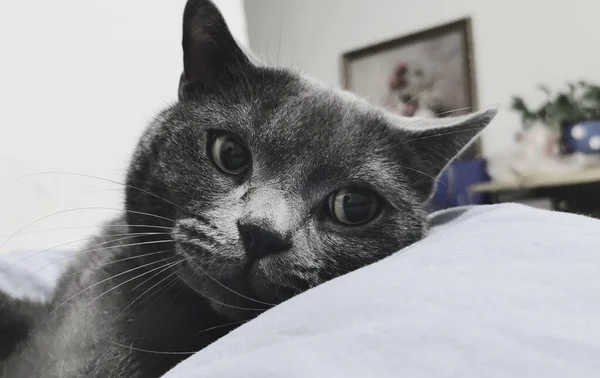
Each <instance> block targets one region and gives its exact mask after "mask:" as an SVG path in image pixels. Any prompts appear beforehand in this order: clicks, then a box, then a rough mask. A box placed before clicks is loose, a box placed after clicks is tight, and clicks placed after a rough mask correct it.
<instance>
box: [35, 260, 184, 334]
mask: <svg viewBox="0 0 600 378" xmlns="http://www.w3.org/2000/svg"><path fill="white" fill-rule="evenodd" d="M174 258H175V257H174V256H172V257H168V258H165V259H162V260H158V261H153V262H150V263H147V264H143V265H140V266H136V267H135V268H132V269H128V270H126V271H124V272H121V273H118V274H115V275H113V276H110V277H108V278H105V279H103V280H100V281H98V282H94V283H93V284H91V285H89V286H87V287H86V288H84V289H82V290H80V291H78V292H77V293H75V294H73V295H71V296H70V297H69V298H67V299H65V300H64V301H63V302H61V303H60V304H58V306H56V307H55V308H54V309H53V310H52V311H50V313H48V315H47V316H46V319H49V318H50V317H51V316H52V315H53V314H55V313H56V312H57V311H58V310H59V309H60V308H62V306H64V305H65V304H67V303H68V302H69V301H71V300H72V299H73V298H75V297H77V296H78V295H81V294H82V293H84V292H86V291H87V290H89V289H91V288H93V287H96V286H98V285H100V284H102V283H104V282H106V281H109V280H112V279H114V278H117V277H119V276H122V275H124V274H128V273H131V272H134V271H136V270H138V269H142V268H145V267H148V266H150V265H155V264H158V263H162V262H165V261H168V260H173V259H174ZM167 264H169V263H167ZM164 266H165V265H161V266H159V267H158V268H154V269H152V270H149V271H147V272H144V273H142V274H141V275H137V276H135V277H133V279H137V278H139V277H141V276H143V275H145V274H148V273H151V272H153V271H154V270H157V269H162V268H163V267H164ZM129 281H130V280H128V281H126V282H129ZM42 323H43V320H42V322H40V323H39V324H38V325H36V326H35V327H34V328H33V329H32V331H31V332H33V331H34V330H36V329H37V328H38V327H39V326H40V325H41V324H42Z"/></svg>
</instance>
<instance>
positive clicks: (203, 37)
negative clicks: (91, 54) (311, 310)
mask: <svg viewBox="0 0 600 378" xmlns="http://www.w3.org/2000/svg"><path fill="white" fill-rule="evenodd" d="M183 51H184V72H183V75H182V76H181V81H180V87H179V101H178V103H177V104H175V105H174V106H172V107H171V108H169V109H167V110H166V111H164V112H163V113H162V114H161V115H160V116H159V117H157V119H156V121H155V122H154V123H153V124H152V125H151V126H150V127H149V128H148V130H147V131H146V133H145V135H144V136H143V138H142V139H141V142H140V144H139V147H138V149H137V152H136V154H135V156H134V158H133V161H132V164H131V169H130V172H129V175H128V185H129V188H128V189H127V201H126V206H127V210H129V213H128V223H129V224H131V225H160V226H167V227H173V234H172V235H173V239H174V241H175V243H174V245H175V247H174V249H173V252H174V253H176V254H178V255H180V256H182V257H184V258H186V260H185V262H182V263H180V264H179V265H177V271H178V274H179V275H180V277H181V278H182V279H183V280H184V281H185V282H186V283H187V284H188V285H189V286H191V287H192V288H194V289H195V290H196V291H197V292H198V293H200V294H201V295H203V296H205V297H206V298H208V299H209V300H211V302H212V303H213V305H214V307H215V308H216V309H217V310H218V311H220V312H221V313H224V314H227V315H229V316H231V317H242V316H243V315H242V314H243V313H244V311H245V310H238V312H237V313H236V312H235V311H233V308H234V307H246V308H250V307H252V308H257V307H259V304H258V303H257V302H255V301H252V300H249V299H247V298H254V299H257V300H259V301H261V302H266V303H278V302H281V301H283V300H285V299H287V298H289V297H290V296H292V295H294V294H297V293H299V292H302V291H304V290H306V289H308V288H310V287H313V286H315V285H318V284H320V283H322V282H324V281H326V280H329V279H331V278H333V277H336V276H339V275H342V274H345V273H347V272H349V271H352V270H354V269H357V268H360V267H362V266H365V265H367V264H370V263H372V262H374V261H377V260H380V259H382V258H384V257H386V256H388V255H390V254H391V253H393V252H396V251H398V250H400V249H401V248H403V247H406V246H408V245H410V244H412V243H414V242H416V241H417V240H419V239H420V238H422V237H423V235H424V232H425V216H426V211H425V209H424V203H425V202H426V200H427V199H428V197H429V196H430V194H431V191H432V189H433V187H434V184H435V178H436V176H437V175H438V174H439V173H440V171H441V170H442V169H443V168H444V167H445V166H446V165H447V163H448V162H449V161H450V160H451V159H452V158H453V157H454V156H455V155H456V154H457V153H458V152H459V151H460V150H461V149H463V148H464V147H465V146H466V145H467V144H468V143H469V141H471V139H472V138H473V137H474V136H475V135H476V134H478V133H479V131H481V130H482V129H483V128H484V127H485V126H486V125H487V124H488V123H489V122H490V120H491V119H492V118H493V116H494V115H495V111H494V110H488V111H483V112H479V113H475V114H472V115H469V116H463V117H459V118H444V119H431V120H428V119H419V120H417V119H413V118H410V119H409V118H400V117H398V116H396V115H393V114H391V113H388V112H386V111H384V110H382V109H381V108H378V107H376V106H373V105H370V104H368V103H367V102H365V101H363V100H360V99H358V98H356V97H355V96H353V95H351V94H349V93H345V92H341V91H337V90H331V89H327V88H324V87H323V86H321V85H320V84H318V83H316V82H314V81H311V80H308V79H306V78H304V77H302V76H300V75H298V74H295V73H292V72H290V71H287V70H282V69H275V68H269V67H263V66H259V65H255V64H253V63H251V61H250V60H249V59H248V57H247V56H246V55H245V54H244V53H243V52H242V50H241V49H240V48H239V47H238V46H237V45H236V43H235V41H234V39H233V38H232V36H231V34H230V33H229V31H228V29H227V26H226V24H225V21H224V20H223V18H222V16H221V15H220V14H219V12H218V10H217V9H216V8H215V6H214V5H213V4H211V3H210V2H209V1H206V0H190V1H189V2H188V4H187V6H186V9H185V14H184V27H183ZM143 213H151V214H153V216H147V215H144V214H143ZM168 219H172V220H168ZM132 228H133V229H134V231H140V232H144V231H148V229H147V228H141V229H136V227H134V226H132ZM162 246H164V244H163V245H162ZM232 306H233V307H232ZM263 307H264V306H263Z"/></svg>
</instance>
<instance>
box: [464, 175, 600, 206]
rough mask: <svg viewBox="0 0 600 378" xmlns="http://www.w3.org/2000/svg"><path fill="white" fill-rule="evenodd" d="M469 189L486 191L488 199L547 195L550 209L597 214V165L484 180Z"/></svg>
mask: <svg viewBox="0 0 600 378" xmlns="http://www.w3.org/2000/svg"><path fill="white" fill-rule="evenodd" d="M470 190H471V191H473V192H475V193H487V194H489V195H490V197H491V202H492V203H500V202H515V201H516V202H526V201H527V200H530V199H540V198H547V199H548V200H549V203H550V206H549V207H550V208H552V209H554V210H560V211H567V212H573V213H579V214H585V215H590V216H594V217H600V168H594V169H587V170H582V171H579V172H572V173H569V174H565V173H560V174H559V173H557V174H553V173H544V174H539V175H534V176H529V177H526V178H523V179H521V180H511V181H503V182H494V181H490V182H484V183H480V184H476V185H473V186H471V187H470Z"/></svg>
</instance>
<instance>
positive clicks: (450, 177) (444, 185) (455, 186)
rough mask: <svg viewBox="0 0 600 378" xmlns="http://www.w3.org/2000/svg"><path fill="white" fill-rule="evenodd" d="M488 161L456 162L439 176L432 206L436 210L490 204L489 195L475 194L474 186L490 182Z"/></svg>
mask: <svg viewBox="0 0 600 378" xmlns="http://www.w3.org/2000/svg"><path fill="white" fill-rule="evenodd" d="M486 168H487V161H486V160H471V161H454V162H452V163H451V164H450V165H448V167H446V169H444V170H443V171H442V173H441V174H440V175H439V176H438V182H437V187H436V189H435V192H434V194H433V196H432V198H431V200H430V201H431V202H430V205H431V207H432V208H433V209H434V210H442V209H448V208H451V207H457V206H464V205H482V204H488V203H490V198H489V195H486V194H483V193H473V192H471V191H470V190H469V188H470V187H471V186H472V185H475V184H478V183H481V182H486V181H490V177H489V175H488V174H487V169H486Z"/></svg>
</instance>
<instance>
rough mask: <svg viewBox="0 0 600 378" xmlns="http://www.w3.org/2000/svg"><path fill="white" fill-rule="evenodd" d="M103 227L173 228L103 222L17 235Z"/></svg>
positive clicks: (24, 233)
mask: <svg viewBox="0 0 600 378" xmlns="http://www.w3.org/2000/svg"><path fill="white" fill-rule="evenodd" d="M105 227H110V228H117V227H136V228H156V229H162V230H172V229H173V227H167V226H152V225H147V224H105V225H95V226H69V227H58V228H48V229H45V230H38V231H28V232H21V233H19V235H17V236H25V235H35V234H43V233H45V232H56V231H64V230H80V229H84V228H105ZM11 236H12V235H5V236H0V239H5V238H9V237H11Z"/></svg>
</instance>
